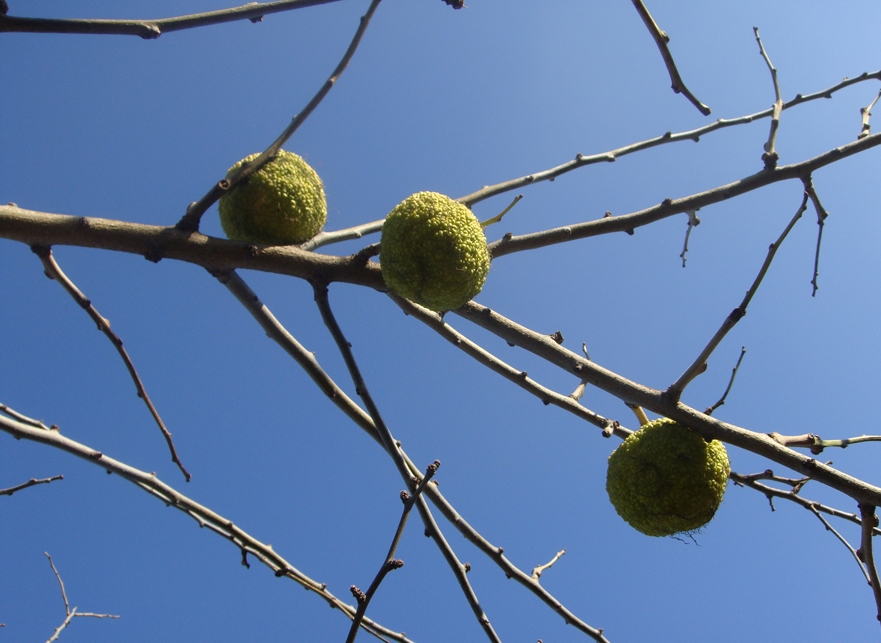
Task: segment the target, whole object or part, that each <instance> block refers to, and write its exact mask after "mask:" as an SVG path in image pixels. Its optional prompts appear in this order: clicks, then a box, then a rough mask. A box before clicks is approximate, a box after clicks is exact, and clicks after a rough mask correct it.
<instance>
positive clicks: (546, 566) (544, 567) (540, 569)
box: [532, 549, 566, 582]
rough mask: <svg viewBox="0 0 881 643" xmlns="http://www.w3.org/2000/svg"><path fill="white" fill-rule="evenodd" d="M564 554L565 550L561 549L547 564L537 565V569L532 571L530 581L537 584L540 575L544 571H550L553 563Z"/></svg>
mask: <svg viewBox="0 0 881 643" xmlns="http://www.w3.org/2000/svg"><path fill="white" fill-rule="evenodd" d="M565 553H566V550H565V549H561V550H560V551H558V552H557V553H556V554H555V555H554V557H553V558H551V559H550V560H549V561H548V562H546V563H545V564H544V565H539V566H538V567H536V568H535V569H533V570H532V580H534V581H536V582H538V580H539V579H540V578H541V575H542V574H543V573H544V572H545V570H548V569H550V568H551V567H553V566H554V563H556V562H557V561H558V560H560V557H561V556H562V555H563V554H565Z"/></svg>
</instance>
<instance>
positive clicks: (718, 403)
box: [704, 346, 746, 415]
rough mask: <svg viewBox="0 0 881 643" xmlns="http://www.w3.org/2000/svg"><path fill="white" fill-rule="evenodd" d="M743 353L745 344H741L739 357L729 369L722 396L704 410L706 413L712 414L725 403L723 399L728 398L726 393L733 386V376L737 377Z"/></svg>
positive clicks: (744, 353) (744, 352)
mask: <svg viewBox="0 0 881 643" xmlns="http://www.w3.org/2000/svg"><path fill="white" fill-rule="evenodd" d="M744 355H746V346H741V347H740V357H738V358H737V363H736V364H735V365H734V368H732V369H731V379H729V380H728V386H726V387H725V392H724V393H722V397H720V398H719V400H718V401H717V402H716V403H715V404H713V406H711V407H709V408H708V409H707V410H706V411H704V413H706V414H707V415H712V414H713V411H715V410H716V409H718V408H719V407H720V406H722V405H723V404H725V400H726V399H728V394H729V393H730V392H731V387H732V386H734V378H735V377H737V371H738V369H740V363H741V362H742V361H743V356H744Z"/></svg>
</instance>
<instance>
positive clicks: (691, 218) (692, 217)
mask: <svg viewBox="0 0 881 643" xmlns="http://www.w3.org/2000/svg"><path fill="white" fill-rule="evenodd" d="M685 214H687V215H688V228H687V229H686V230H685V242H684V243H683V244H682V253H681V254H680V255H679V258H680V259H682V267H683V268H685V256H686V255H687V254H688V238H689V237H690V236H691V230H692V229H693V228H695V227H696V226H699V225H700V224H701V220H700V219H698V218H697V210H696V209H695V210H689V211H688V212H686V213H685Z"/></svg>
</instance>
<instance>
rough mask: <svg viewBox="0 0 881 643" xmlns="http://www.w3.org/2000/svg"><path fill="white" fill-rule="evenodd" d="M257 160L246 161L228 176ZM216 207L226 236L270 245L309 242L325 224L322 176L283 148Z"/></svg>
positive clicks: (233, 168)
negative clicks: (243, 165) (248, 162)
mask: <svg viewBox="0 0 881 643" xmlns="http://www.w3.org/2000/svg"><path fill="white" fill-rule="evenodd" d="M258 156H259V154H251V155H250V156H247V157H245V158H243V159H242V160H241V161H239V162H238V163H236V164H235V165H233V166H232V167H231V168H230V169H229V172H227V176H229V175H230V174H232V172H234V171H235V170H237V169H238V168H239V167H241V165H242V164H243V163H245V162H246V161H252V160H254V159H255V158H257V157H258ZM218 209H219V210H220V224H221V225H222V226H223V231H224V232H225V233H226V236H227V237H229V238H230V239H233V240H235V241H250V242H251V243H260V244H267V245H289V244H294V243H302V242H304V241H307V240H309V239H311V238H312V237H314V236H315V235H316V234H318V233H319V232H321V228H323V227H324V222H325V221H326V220H327V201H326V199H325V197H324V186H323V185H322V184H321V179H320V178H319V177H318V174H316V172H315V170H313V169H312V168H311V167H309V165H308V164H307V163H306V161H304V160H303V159H302V158H300V157H299V156H297V155H296V154H294V153H292V152H286V151H284V150H280V151H279V153H278V155H277V156H276V157H275V158H274V159H272V160H271V161H269V162H268V163H266V165H264V166H263V167H261V168H260V169H259V170H257V172H255V173H254V174H252V175H251V176H250V177H248V178H247V179H245V181H244V182H243V183H240V184H239V185H238V186H237V187H236V188H234V189H233V190H232V192H230V193H229V194H226V195H224V196H223V197H221V199H220V203H219V204H218Z"/></svg>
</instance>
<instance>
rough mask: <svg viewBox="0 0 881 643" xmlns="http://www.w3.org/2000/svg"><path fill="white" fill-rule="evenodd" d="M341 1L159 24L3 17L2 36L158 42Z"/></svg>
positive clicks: (300, 2) (298, 2) (281, 1)
mask: <svg viewBox="0 0 881 643" xmlns="http://www.w3.org/2000/svg"><path fill="white" fill-rule="evenodd" d="M337 1H338V0H277V1H276V2H264V3H262V4H258V3H256V2H249V3H247V4H244V5H241V6H239V7H233V8H231V9H220V10H218V11H207V12H205V13H194V14H190V15H187V16H178V17H175V18H158V19H155V20H77V19H61V20H53V19H45V18H23V17H22V18H19V17H15V16H8V15H2V13H5V12H2V13H0V33H2V32H4V31H15V32H24V33H63V34H101V35H122V36H140V37H141V38H144V39H145V40H152V39H155V38H158V37H159V36H161V35H162V34H164V33H169V32H172V31H180V30H182V29H193V28H196V27H205V26H208V25H217V24H222V23H225V22H233V21H236V20H250V21H251V22H260V21H261V20H263V16H265V15H269V14H272V13H279V12H282V11H291V10H292V9H302V8H304V7H312V6H314V5H320V4H327V3H329V2H337Z"/></svg>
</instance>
